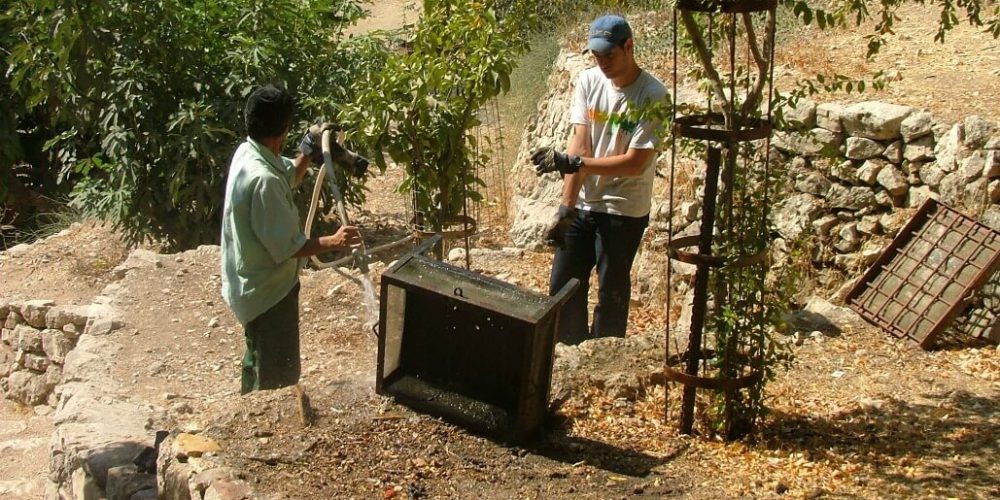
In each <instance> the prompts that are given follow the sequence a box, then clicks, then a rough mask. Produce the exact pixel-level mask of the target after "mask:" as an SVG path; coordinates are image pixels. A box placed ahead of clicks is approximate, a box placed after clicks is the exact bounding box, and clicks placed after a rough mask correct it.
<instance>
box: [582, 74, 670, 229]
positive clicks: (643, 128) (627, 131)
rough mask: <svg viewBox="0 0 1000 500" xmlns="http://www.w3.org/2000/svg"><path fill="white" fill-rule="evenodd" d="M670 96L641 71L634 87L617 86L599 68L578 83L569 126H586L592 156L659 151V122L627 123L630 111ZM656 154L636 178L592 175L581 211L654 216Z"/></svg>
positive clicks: (590, 175) (584, 191)
mask: <svg viewBox="0 0 1000 500" xmlns="http://www.w3.org/2000/svg"><path fill="white" fill-rule="evenodd" d="M666 96H667V88H666V87H665V86H664V85H663V83H662V82H660V81H659V80H658V79H657V78H656V77H655V76H653V75H651V74H649V73H647V72H646V71H641V73H640V74H639V77H638V78H636V80H635V81H634V82H632V84H631V85H629V86H628V87H624V88H617V87H615V85H614V83H612V82H611V80H609V79H608V78H607V77H605V76H604V73H602V72H601V69H600V68H599V67H593V68H590V69H588V70H586V71H584V72H583V73H581V74H580V77H579V79H578V80H577V82H576V91H575V94H574V96H573V106H572V108H571V109H570V123H572V124H573V125H578V124H579V125H587V126H588V131H589V132H590V144H591V145H593V148H594V150H593V156H594V157H595V158H602V157H605V156H615V155H620V154H625V152H626V151H628V150H629V148H634V149H655V148H656V147H657V137H656V135H655V134H654V132H655V129H656V127H657V125H658V124H657V123H655V122H651V121H649V120H639V121H638V123H636V122H634V121H630V120H628V119H627V116H628V112H629V110H630V109H635V108H639V107H642V106H643V105H645V104H647V103H651V102H655V101H662V100H663V99H664V98H665V97H666ZM654 163H656V155H653V157H652V158H650V160H649V163H647V164H646V165H644V166H643V167H642V171H641V173H640V174H639V175H638V176H635V177H619V176H614V175H593V174H588V175H587V177H586V179H585V180H584V182H583V186H582V187H581V188H580V198H579V200H580V201H579V202H578V203H577V207H578V208H581V209H583V210H593V211H595V212H603V213H608V214H613V215H626V216H629V217H643V216H645V215H648V214H649V207H650V199H651V198H652V196H653V177H654V175H655V173H656V172H655V167H654V166H653V164H654Z"/></svg>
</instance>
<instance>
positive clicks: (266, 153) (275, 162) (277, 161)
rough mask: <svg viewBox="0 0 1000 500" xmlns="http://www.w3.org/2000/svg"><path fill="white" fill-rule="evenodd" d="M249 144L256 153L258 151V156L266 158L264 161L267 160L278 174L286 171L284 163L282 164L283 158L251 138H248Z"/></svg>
mask: <svg viewBox="0 0 1000 500" xmlns="http://www.w3.org/2000/svg"><path fill="white" fill-rule="evenodd" d="M247 144H249V145H250V147H251V148H253V149H254V151H257V154H259V155H260V156H261V157H262V158H264V160H266V161H267V163H269V164H270V165H271V167H273V168H274V169H275V170H277V171H278V172H283V171H284V162H282V161H281V158H279V157H278V156H277V155H275V154H274V153H273V152H272V151H271V149H270V148H268V147H267V146H265V145H263V144H261V143H259V142H257V141H255V140H254V139H253V138H251V137H247Z"/></svg>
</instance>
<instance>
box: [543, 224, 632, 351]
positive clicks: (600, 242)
mask: <svg viewBox="0 0 1000 500" xmlns="http://www.w3.org/2000/svg"><path fill="white" fill-rule="evenodd" d="M648 225H649V216H648V215H647V216H644V217H626V216H624V215H609V214H605V213H599V212H590V211H587V210H580V212H579V214H578V215H577V218H576V220H574V221H573V223H572V224H571V225H570V227H569V229H568V230H567V231H566V242H565V245H564V248H559V249H557V250H556V255H555V258H554V259H553V261H552V276H551V278H550V280H549V295H555V294H556V293H557V292H558V291H559V290H560V289H561V288H562V287H563V285H565V284H566V283H567V282H568V281H569V280H570V279H572V278H576V279H578V280H580V288H578V289H577V291H576V293H575V294H573V296H572V297H570V298H569V300H568V301H567V302H566V305H565V306H564V307H563V310H562V314H561V315H560V317H559V332H558V337H557V338H558V340H559V341H560V342H564V343H566V344H579V343H580V342H582V341H584V340H587V339H589V338H596V337H624V336H625V327H626V326H627V324H628V306H629V300H631V298H632V279H631V276H630V275H631V272H632V261H633V260H635V254H636V252H638V251H639V243H640V242H641V241H642V234H643V232H645V230H646V226H648ZM594 266H597V307H596V308H595V309H594V324H593V326H592V327H590V328H588V327H587V294H588V289H589V287H590V273H591V271H592V270H593V269H594Z"/></svg>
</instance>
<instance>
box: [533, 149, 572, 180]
mask: <svg viewBox="0 0 1000 500" xmlns="http://www.w3.org/2000/svg"><path fill="white" fill-rule="evenodd" d="M531 163H534V164H535V173H536V174H538V175H542V174H546V173H549V172H559V173H560V174H563V175H565V174H575V173H576V172H577V171H579V170H580V166H581V165H583V159H582V158H580V157H579V156H569V155H567V154H566V153H560V152H559V151H556V150H555V149H552V148H538V149H536V150H535V152H534V153H532V155H531Z"/></svg>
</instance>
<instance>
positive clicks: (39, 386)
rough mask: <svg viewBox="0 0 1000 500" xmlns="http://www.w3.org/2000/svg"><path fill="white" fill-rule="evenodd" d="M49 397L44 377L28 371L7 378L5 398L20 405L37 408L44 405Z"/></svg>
mask: <svg viewBox="0 0 1000 500" xmlns="http://www.w3.org/2000/svg"><path fill="white" fill-rule="evenodd" d="M48 395H49V391H48V387H47V386H46V384H45V375H44V374H38V373H34V372H31V371H28V370H19V371H16V372H13V373H11V374H10V376H8V377H7V394H6V396H7V398H8V399H12V400H14V401H18V402H20V403H23V404H26V405H29V406H37V405H40V404H44V403H45V401H46V398H47V397H48Z"/></svg>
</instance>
